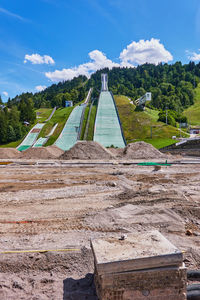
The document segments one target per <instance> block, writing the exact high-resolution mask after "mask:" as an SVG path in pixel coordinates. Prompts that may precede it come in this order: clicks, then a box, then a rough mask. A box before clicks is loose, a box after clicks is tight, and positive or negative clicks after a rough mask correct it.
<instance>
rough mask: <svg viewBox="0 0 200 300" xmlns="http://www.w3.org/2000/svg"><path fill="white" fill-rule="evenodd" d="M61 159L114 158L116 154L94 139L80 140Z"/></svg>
mask: <svg viewBox="0 0 200 300" xmlns="http://www.w3.org/2000/svg"><path fill="white" fill-rule="evenodd" d="M60 158H61V159H114V158H115V156H114V155H113V154H112V153H111V152H110V151H109V150H108V149H106V148H104V147H103V146H102V145H100V144H99V143H97V142H93V141H79V142H77V143H76V144H75V145H74V146H73V147H72V148H71V149H70V150H68V151H66V152H65V153H64V154H63V155H62V156H61V157H60Z"/></svg>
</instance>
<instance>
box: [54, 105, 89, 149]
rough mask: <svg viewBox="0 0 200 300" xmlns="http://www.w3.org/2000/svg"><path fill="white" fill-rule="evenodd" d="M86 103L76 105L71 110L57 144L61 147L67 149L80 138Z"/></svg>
mask: <svg viewBox="0 0 200 300" xmlns="http://www.w3.org/2000/svg"><path fill="white" fill-rule="evenodd" d="M84 107H85V105H84V104H83V105H78V106H76V107H75V108H74V109H73V111H72V112H71V114H70V116H69V118H68V120H67V122H66V124H65V126H64V128H63V130H62V132H61V135H60V136H59V138H58V139H57V141H56V142H55V145H56V146H57V147H59V148H60V149H62V150H64V151H66V150H69V149H70V148H71V147H73V146H74V144H75V143H76V141H77V139H78V134H79V130H80V122H81V116H82V112H83V109H84Z"/></svg>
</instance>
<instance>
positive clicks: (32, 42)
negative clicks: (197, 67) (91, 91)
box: [0, 0, 200, 101]
mask: <svg viewBox="0 0 200 300" xmlns="http://www.w3.org/2000/svg"><path fill="white" fill-rule="evenodd" d="M199 49H200V1H199V0H167V1H161V0H28V1H27V0H0V94H1V95H2V98H3V99H4V101H6V100H7V97H8V96H10V97H11V98H12V97H14V96H15V95H16V94H20V93H22V92H26V91H31V92H36V91H37V90H42V89H43V88H45V87H46V86H49V85H51V84H52V83H54V82H58V81H59V80H61V81H62V80H67V79H71V78H73V77H74V76H77V75H79V74H85V75H86V76H90V74H91V73H92V72H94V71H95V70H97V69H100V68H103V67H109V68H112V67H113V66H128V67H134V66H136V65H138V64H142V63H145V62H150V63H155V64H157V63H159V62H161V61H162V62H168V63H173V62H175V61H182V62H183V63H188V62H189V61H190V60H194V61H195V62H198V61H199V60H200V50H199Z"/></svg>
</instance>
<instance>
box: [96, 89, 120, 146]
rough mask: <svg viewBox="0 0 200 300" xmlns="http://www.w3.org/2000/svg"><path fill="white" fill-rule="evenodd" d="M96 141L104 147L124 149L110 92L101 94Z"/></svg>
mask: <svg viewBox="0 0 200 300" xmlns="http://www.w3.org/2000/svg"><path fill="white" fill-rule="evenodd" d="M94 141H96V142H99V143H100V144H101V145H103V146H104V147H110V146H112V145H113V146H114V147H118V148H124V147H125V143H124V139H123V136H122V132H121V127H120V123H119V119H118V115H117V112H116V108H115V105H114V102H113V98H112V96H111V94H110V92H101V94H100V98H99V104H98V110H97V115H96V121H95V130H94Z"/></svg>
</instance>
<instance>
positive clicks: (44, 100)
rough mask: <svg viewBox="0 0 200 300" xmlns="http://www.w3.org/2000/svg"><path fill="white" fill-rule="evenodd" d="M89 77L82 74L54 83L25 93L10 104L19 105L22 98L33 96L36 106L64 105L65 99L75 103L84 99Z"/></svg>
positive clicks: (9, 103)
mask: <svg viewBox="0 0 200 300" xmlns="http://www.w3.org/2000/svg"><path fill="white" fill-rule="evenodd" d="M87 80H88V79H87V77H86V76H82V75H80V76H79V77H76V78H74V79H72V80H68V81H63V82H59V83H58V84H52V85H51V86H50V87H48V88H46V89H45V90H44V91H42V92H39V93H35V94H32V93H23V94H21V95H17V96H16V97H15V98H13V99H12V100H9V101H8V106H12V105H18V103H19V102H20V101H21V100H27V99H29V98H31V99H32V100H33V103H34V106H35V108H40V107H55V106H58V107H62V106H65V101H67V100H72V101H73V102H74V103H75V104H76V103H78V102H80V101H82V100H83V99H84V97H85V94H86V87H85V84H86V82H87Z"/></svg>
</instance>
